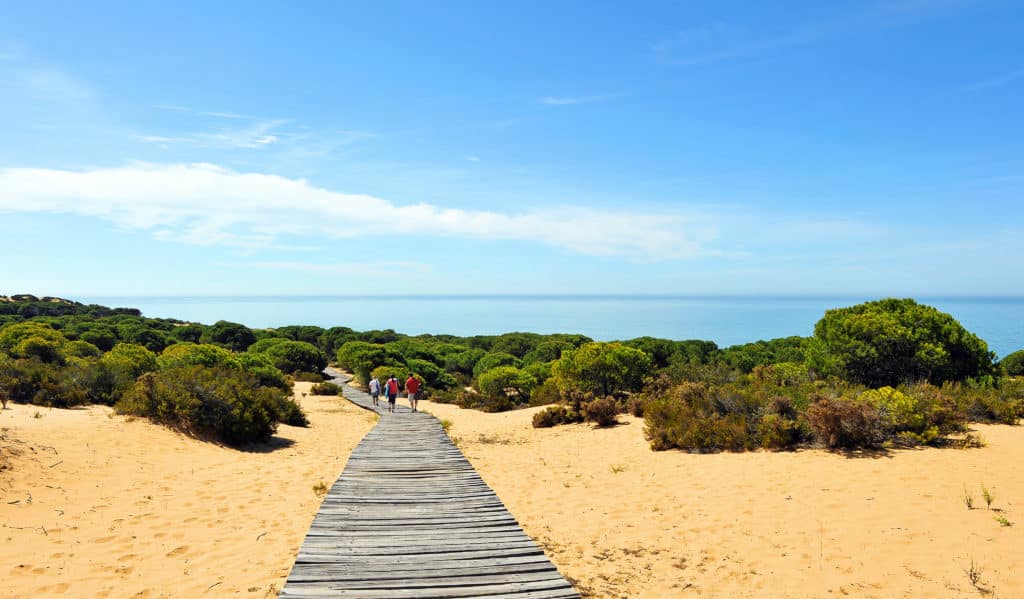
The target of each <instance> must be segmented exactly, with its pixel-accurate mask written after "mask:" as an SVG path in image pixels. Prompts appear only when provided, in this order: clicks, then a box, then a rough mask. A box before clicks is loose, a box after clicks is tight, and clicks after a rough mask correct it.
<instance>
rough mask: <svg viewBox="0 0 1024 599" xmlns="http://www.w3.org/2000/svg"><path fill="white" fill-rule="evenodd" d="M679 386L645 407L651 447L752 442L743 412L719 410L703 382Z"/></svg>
mask: <svg viewBox="0 0 1024 599" xmlns="http://www.w3.org/2000/svg"><path fill="white" fill-rule="evenodd" d="M680 387H682V388H681V389H679V390H678V391H677V392H676V393H674V394H672V395H669V396H666V397H660V398H657V399H652V400H650V401H648V403H647V405H646V406H645V407H644V434H645V436H646V437H647V439H648V440H649V441H650V442H651V448H652V449H655V450H664V449H672V448H679V449H687V450H698V451H719V450H723V449H726V450H730V451H742V450H744V449H748V448H749V447H750V446H751V445H752V440H751V438H750V436H749V434H748V430H747V420H746V418H745V417H744V416H743V415H742V414H739V413H728V414H725V415H723V414H720V413H718V412H717V411H716V410H715V409H714V408H713V400H712V398H711V396H710V390H708V389H706V388H704V387H703V385H698V384H687V383H684V384H683V385H681V386H680Z"/></svg>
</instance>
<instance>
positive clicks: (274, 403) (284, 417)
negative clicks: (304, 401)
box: [267, 393, 309, 427]
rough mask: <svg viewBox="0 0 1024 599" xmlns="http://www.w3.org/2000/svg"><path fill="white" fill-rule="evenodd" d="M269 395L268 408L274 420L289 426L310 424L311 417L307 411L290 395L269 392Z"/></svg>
mask: <svg viewBox="0 0 1024 599" xmlns="http://www.w3.org/2000/svg"><path fill="white" fill-rule="evenodd" d="M267 397H268V403H267V408H268V410H269V411H270V413H271V417H272V418H273V419H274V420H276V421H278V422H281V423H284V424H287V425H288V426H301V427H307V426H309V419H308V418H306V413H305V412H303V411H302V407H301V406H300V405H299V404H298V403H297V402H296V401H295V399H294V398H292V397H291V396H290V395H287V394H285V393H275V394H268V396H267Z"/></svg>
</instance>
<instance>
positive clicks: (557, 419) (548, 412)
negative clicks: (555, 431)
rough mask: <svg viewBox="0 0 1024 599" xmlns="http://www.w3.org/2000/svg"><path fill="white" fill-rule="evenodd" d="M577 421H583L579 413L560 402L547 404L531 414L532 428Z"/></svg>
mask: <svg viewBox="0 0 1024 599" xmlns="http://www.w3.org/2000/svg"><path fill="white" fill-rule="evenodd" d="M577 422H583V418H582V416H581V415H580V413H579V412H577V411H575V410H573V409H572V408H570V407H568V406H564V405H561V404H556V405H553V406H548V407H547V408H545V409H543V410H541V411H540V412H537V413H536V414H534V415H533V427H534V428H549V427H552V426H556V425H559V424H574V423H577Z"/></svg>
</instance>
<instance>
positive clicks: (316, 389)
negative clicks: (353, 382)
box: [309, 382, 341, 395]
mask: <svg viewBox="0 0 1024 599" xmlns="http://www.w3.org/2000/svg"><path fill="white" fill-rule="evenodd" d="M309 394H310V395H341V387H339V386H338V385H336V384H334V383H331V382H327V383H317V384H316V385H313V386H312V387H310V388H309Z"/></svg>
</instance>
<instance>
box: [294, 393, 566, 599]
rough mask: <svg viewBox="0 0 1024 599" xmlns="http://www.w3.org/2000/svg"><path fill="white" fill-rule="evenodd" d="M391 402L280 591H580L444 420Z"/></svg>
mask: <svg viewBox="0 0 1024 599" xmlns="http://www.w3.org/2000/svg"><path fill="white" fill-rule="evenodd" d="M332 374H336V373H332ZM343 380H344V379H336V380H335V382H337V383H342V382H343ZM344 393H345V397H346V398H347V399H349V400H350V401H352V402H353V403H355V404H357V405H360V406H362V407H364V408H367V409H371V410H372V409H374V408H373V405H372V401H371V399H370V396H369V395H367V394H366V393H363V392H361V391H359V390H358V389H355V388H353V387H350V386H348V385H345V386H344ZM381 403H382V404H384V405H385V406H386V405H387V402H381ZM397 409H398V410H399V411H398V412H396V413H395V414H388V413H386V411H382V413H381V418H380V421H379V422H378V423H377V426H376V427H374V429H373V430H371V431H370V432H369V434H367V435H366V437H364V438H363V440H362V441H361V442H360V443H359V445H358V446H356V448H355V450H354V451H353V452H352V455H351V457H349V460H348V463H347V464H346V466H345V471H344V472H342V475H341V476H340V477H339V478H338V480H337V481H336V482H335V483H334V485H333V486H332V487H331V489H330V491H329V492H328V493H327V496H326V497H325V498H324V502H323V505H321V506H320V511H319V512H317V515H316V518H315V519H314V520H313V524H312V526H310V529H309V533H307V535H306V540H305V542H303V544H302V548H301V549H300V550H299V555H298V557H297V558H296V560H295V565H294V566H293V567H292V571H291V574H289V575H288V581H287V583H286V584H285V586H284V588H283V589H282V590H281V594H280V596H281V597H289V598H292V597H367V598H371V597H396V598H401V597H492V598H493V597H517V598H525V597H536V598H560V597H566V598H568V597H579V594H578V593H577V592H576V591H575V590H574V589H573V587H572V585H571V584H569V582H568V581H566V579H565V578H563V577H562V575H561V574H559V573H558V570H557V569H556V568H555V566H554V565H553V564H552V563H551V562H550V561H548V559H547V557H546V556H545V555H544V552H543V551H541V549H540V547H538V546H537V544H536V543H534V542H533V540H532V539H530V538H529V537H528V536H526V533H524V532H523V530H522V529H521V528H520V527H519V524H518V523H517V522H516V520H515V518H513V517H512V514H510V513H509V512H508V510H507V509H505V505H504V504H503V503H502V502H501V500H500V499H499V498H498V496H497V495H496V494H495V493H494V491H492V490H491V488H490V487H488V486H487V484H486V483H484V481H483V480H482V479H481V478H480V476H479V475H478V474H477V473H476V471H475V470H474V469H473V467H472V466H471V465H470V463H469V461H467V460H466V458H465V456H463V455H462V452H461V451H459V449H458V448H457V447H455V446H454V445H453V444H452V442H451V440H450V439H449V438H448V435H447V434H445V432H444V430H443V429H442V428H441V423H440V422H438V420H437V419H436V418H434V417H433V416H430V415H428V414H424V413H422V412H417V413H413V412H411V411H410V410H409V408H407V407H405V406H398V408H397ZM382 410H386V408H383V409H382Z"/></svg>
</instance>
